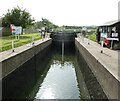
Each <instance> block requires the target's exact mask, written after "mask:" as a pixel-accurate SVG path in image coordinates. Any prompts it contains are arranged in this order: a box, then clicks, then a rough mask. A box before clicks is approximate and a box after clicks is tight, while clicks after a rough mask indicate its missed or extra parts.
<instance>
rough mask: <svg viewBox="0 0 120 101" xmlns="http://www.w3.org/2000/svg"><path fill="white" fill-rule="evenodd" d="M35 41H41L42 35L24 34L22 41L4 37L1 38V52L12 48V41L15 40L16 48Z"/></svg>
mask: <svg viewBox="0 0 120 101" xmlns="http://www.w3.org/2000/svg"><path fill="white" fill-rule="evenodd" d="M33 37H34V40H35V41H36V40H39V39H41V36H40V33H31V34H22V35H20V39H19V40H18V39H16V38H15V36H13V35H11V36H4V37H0V52H2V51H6V50H9V49H11V48H12V40H14V46H15V48H16V47H19V46H22V45H24V44H28V43H30V42H32V41H33V39H32V38H33Z"/></svg>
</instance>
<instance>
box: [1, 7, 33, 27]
mask: <svg viewBox="0 0 120 101" xmlns="http://www.w3.org/2000/svg"><path fill="white" fill-rule="evenodd" d="M33 22H34V19H33V18H31V15H30V13H29V12H28V11H26V9H23V10H22V9H20V8H19V7H15V8H13V9H12V10H11V11H10V10H8V12H7V13H6V14H5V15H4V16H3V17H2V26H3V27H8V26H10V24H14V25H15V26H22V28H26V27H29V26H31V25H33Z"/></svg>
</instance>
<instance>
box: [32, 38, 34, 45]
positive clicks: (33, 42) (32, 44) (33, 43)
mask: <svg viewBox="0 0 120 101" xmlns="http://www.w3.org/2000/svg"><path fill="white" fill-rule="evenodd" d="M32 45H34V36H33V37H32Z"/></svg>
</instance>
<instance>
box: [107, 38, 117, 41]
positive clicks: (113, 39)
mask: <svg viewBox="0 0 120 101" xmlns="http://www.w3.org/2000/svg"><path fill="white" fill-rule="evenodd" d="M107 40H117V41H119V39H118V38H107Z"/></svg>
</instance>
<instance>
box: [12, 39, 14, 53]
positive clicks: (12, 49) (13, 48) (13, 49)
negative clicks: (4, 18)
mask: <svg viewBox="0 0 120 101" xmlns="http://www.w3.org/2000/svg"><path fill="white" fill-rule="evenodd" d="M12 52H14V40H12Z"/></svg>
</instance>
